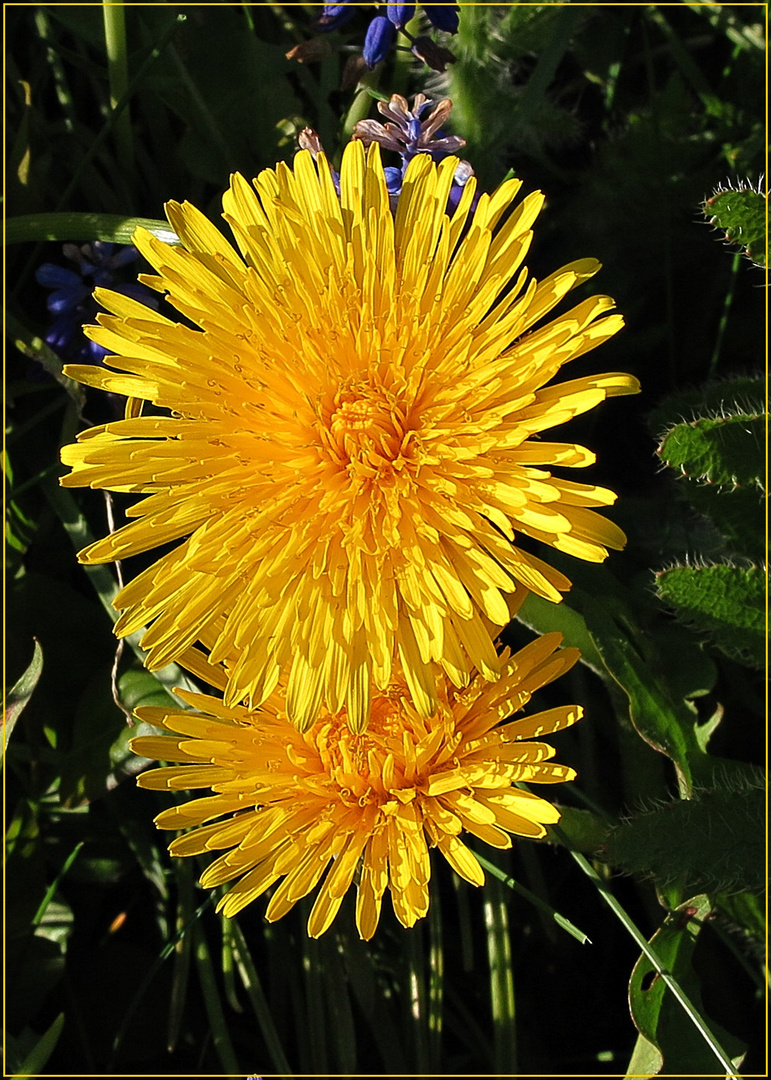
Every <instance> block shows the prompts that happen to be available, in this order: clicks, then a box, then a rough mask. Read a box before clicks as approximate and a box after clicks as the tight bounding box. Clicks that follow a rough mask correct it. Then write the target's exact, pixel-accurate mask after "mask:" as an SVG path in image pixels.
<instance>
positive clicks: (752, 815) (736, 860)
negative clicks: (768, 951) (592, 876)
mask: <svg viewBox="0 0 771 1080" xmlns="http://www.w3.org/2000/svg"><path fill="white" fill-rule="evenodd" d="M745 769H746V770H747V775H746V782H745V784H744V785H742V784H741V783H737V782H736V781H735V778H733V777H732V779H731V781H730V782H729V783H728V784H726V786H725V787H723V788H718V789H715V790H712V791H700V790H698V789H697V790H696V792H695V793H694V798H693V799H681V800H678V801H676V802H671V803H667V804H666V805H664V806H660V807H657V808H656V809H655V810H651V811H649V812H648V813H643V814H637V815H635V816H634V817H632V818H630V819H629V820H628V821H625V822H622V823H621V824H620V825H618V826H617V827H616V828H614V829H613V830H612V832H611V833H610V835H609V837H608V838H607V840H606V844H605V849H604V852H603V857H604V858H607V859H608V861H609V862H610V863H611V864H612V865H614V866H619V867H621V869H623V870H625V871H627V873H630V874H637V875H642V876H645V877H653V878H655V880H656V882H657V884H660V885H662V886H667V885H671V884H674V883H676V882H680V883H682V885H683V888H687V889H689V890H690V891H692V892H693V891H700V892H701V891H703V892H710V893H714V892H725V891H729V890H737V889H738V890H750V891H755V892H762V890H763V888H764V887H765V843H764V840H765V797H764V783H763V778H762V775H761V776H758V775H757V774H756V773H755V772H751V771H750V770H749V767H748V766H746V767H745ZM681 895H682V894H681Z"/></svg>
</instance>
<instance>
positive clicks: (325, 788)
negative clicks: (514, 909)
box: [131, 634, 581, 939]
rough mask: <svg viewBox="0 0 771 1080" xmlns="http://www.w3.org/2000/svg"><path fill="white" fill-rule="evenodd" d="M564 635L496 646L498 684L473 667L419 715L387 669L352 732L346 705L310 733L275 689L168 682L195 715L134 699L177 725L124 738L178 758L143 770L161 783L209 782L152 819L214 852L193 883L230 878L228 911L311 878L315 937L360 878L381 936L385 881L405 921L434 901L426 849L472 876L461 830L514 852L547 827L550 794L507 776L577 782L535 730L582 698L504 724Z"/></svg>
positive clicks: (365, 904) (147, 712) (554, 814)
mask: <svg viewBox="0 0 771 1080" xmlns="http://www.w3.org/2000/svg"><path fill="white" fill-rule="evenodd" d="M559 641H560V635H559V634H547V635H545V636H543V637H541V638H538V639H537V640H536V641H534V642H532V643H531V644H530V645H528V646H526V647H525V648H524V649H522V650H521V651H520V652H518V653H516V654H515V655H514V656H510V655H509V652H508V650H504V652H503V653H502V655H501V668H502V673H501V678H500V679H499V680H498V681H497V682H495V683H490V682H487V681H486V680H484V679H482V678H480V677H476V678H474V679H473V680H472V681H471V683H470V685H469V686H467V687H466V688H464V689H461V690H458V689H456V688H455V687H454V686H453V685H452V683H450V681H449V680H448V679H447V678H446V677H443V678H442V679H441V680H440V684H439V689H438V704H437V709H436V712H435V713H434V714H433V715H432V716H431V717H428V718H425V717H421V716H420V715H419V714H418V712H417V711H416V710H415V708H414V706H413V704H412V703H411V701H410V695H409V692H408V688H407V686H406V683H405V682H404V681H403V680H402V679H400V678H398V677H396V678H395V679H394V681H393V682H392V683H391V685H390V686H389V688H388V689H387V690H386V691H383V692H378V693H376V694H375V695H374V699H373V703H372V717H371V719H370V723H369V726H368V728H367V729H366V731H364V732H361V733H358V734H357V733H354V732H352V731H351V729H350V726H349V725H348V723H347V719H346V717H345V715H344V710H343V711H342V712H341V713H337V714H333V713H329V712H326V710H324V709H322V710H321V713H320V715H319V717H318V718H317V719H316V721H315V722H314V723H313V725H312V726H311V727H310V728H308V730H306V731H305V732H300V731H298V729H297V728H296V726H295V725H294V724H293V723H292V722H291V720H290V719H289V718H288V715H287V710H286V697H285V694H284V692H283V689H282V688H279V689H277V691H276V692H274V693H273V694H272V695H271V696H270V697H269V698H268V699H267V701H265V702H264V703H263V705H262V706H261V708H259V709H258V710H256V711H250V710H249V709H247V708H246V707H244V706H238V705H236V706H231V707H228V706H225V705H224V704H223V702H222V701H221V700H220V699H218V698H214V697H209V696H206V695H202V694H192V693H187V692H185V691H177V693H178V694H179V696H180V697H182V698H183V699H184V700H185V701H186V702H187V703H188V704H190V705H192V706H194V707H195V709H196V710H197V711H195V712H192V711H184V710H181V709H164V708H156V707H145V708H140V709H138V710H137V716H138V717H139V719H140V720H143V721H146V722H148V723H150V724H153V725H157V726H161V727H163V728H166V729H167V730H168V731H170V732H172V733H173V737H171V738H170V737H169V736H167V735H143V736H139V737H138V738H135V739H133V740H132V743H131V746H132V749H133V750H134V752H135V753H137V754H141V755H143V756H146V757H149V758H155V759H162V760H165V761H175V762H178V763H179V764H175V765H171V766H166V767H162V768H157V769H150V770H148V771H146V772H144V773H142V774H141V775H140V777H139V781H138V782H139V784H140V786H141V787H144V788H152V789H156V790H172V791H175V790H189V789H196V788H211V789H212V790H213V792H214V794H212V795H206V796H204V797H203V798H196V799H193V800H191V801H189V802H183V803H180V804H179V805H178V806H175V807H173V808H172V809H169V810H164V811H163V812H162V813H161V814H159V815H158V817H157V818H156V819H155V820H156V824H157V825H158V826H159V828H162V829H188V828H190V829H191V831H190V832H187V833H185V834H184V835H181V836H179V837H177V839H175V840H174V841H172V843H171V845H170V851H171V853H172V854H173V855H179V856H183V855H205V854H208V853H209V852H214V851H220V852H222V854H220V855H219V856H218V858H217V859H215V861H214V862H212V863H211V865H210V866H208V868H207V869H206V870H205V871H204V873H203V876H202V877H201V884H202V885H204V886H206V887H212V888H214V887H216V886H218V885H222V884H223V883H226V882H231V881H234V880H236V879H238V880H236V883H235V885H233V887H232V888H231V889H230V890H229V892H227V893H226V894H225V895H224V896H223V897H222V899H221V900H220V901H219V904H218V910H222V911H223V912H224V913H225V915H229V916H230V915H235V914H236V913H237V912H238V911H240V910H241V909H242V908H243V907H245V905H247V904H249V903H251V902H252V901H253V900H255V899H256V898H257V897H259V896H261V895H262V894H263V893H264V892H266V891H267V890H268V889H270V888H271V887H272V886H274V885H276V883H277V882H280V884H278V885H277V887H276V889H275V891H274V892H273V895H272V896H271V899H270V902H269V904H268V907H267V912H266V916H267V918H268V919H269V920H271V921H274V920H276V919H280V918H281V917H282V916H283V915H285V914H286V913H287V912H288V911H289V910H290V909H291V908H292V907H293V905H294V904H295V903H296V902H297V901H298V900H300V899H301V898H302V897H304V896H307V895H308V894H309V893H310V892H312V891H313V890H314V889H315V888H316V886H317V885H318V884H319V882H320V881H321V882H322V883H321V886H320V888H319V890H318V893H317V896H316V900H315V902H314V905H313V908H312V911H311V914H310V917H309V921H308V933H309V934H310V935H311V936H312V937H318V936H319V935H320V934H323V933H324V931H325V930H326V929H327V928H328V927H329V926H330V924H331V923H332V920H333V919H334V918H335V915H336V914H337V912H338V909H339V907H340V905H341V903H342V901H343V898H344V896H345V895H346V893H347V892H348V890H349V888H350V887H351V885H352V884H353V882H354V879H356V881H357V905H356V922H357V926H358V929H359V933H360V934H361V936H362V937H363V938H365V939H369V938H371V937H372V935H373V934H374V932H375V929H376V927H377V924H378V920H379V918H380V911H381V904H382V900H383V896H384V893H385V890H386V888H388V889H389V891H390V894H391V901H392V904H393V909H394V912H395V914H396V917H397V918H398V919H399V921H400V922H401V923H402V924H403V925H404V926H412V925H414V923H415V922H416V920H417V919H419V918H422V917H423V916H424V915H425V914H426V912H427V911H428V905H429V892H428V883H429V879H430V876H431V863H430V857H429V849H430V848H432V847H435V848H438V850H439V851H440V852H441V853H442V855H443V856H444V858H445V859H446V860H447V862H448V863H449V864H450V866H451V867H452V868H453V869H454V870H455V871H456V872H457V873H458V874H459V875H460V876H461V877H463V878H465V879H466V880H467V881H469V882H471V883H472V884H474V885H481V884H483V882H484V873H483V871H482V868H481V866H480V864H479V862H478V860H477V859H476V857H475V855H474V854H473V852H472V851H471V850H470V849H469V848H468V847H467V846H466V845H465V844H464V843H463V841H462V840H461V839H460V836H461V834H462V833H469V834H471V835H472V836H475V837H478V838H479V839H480V840H482V841H484V842H485V843H487V844H491V845H492V846H493V847H497V848H508V847H511V836H510V835H509V834H514V835H516V836H525V837H530V838H538V837H542V836H543V835H544V834H545V832H546V829H545V825H546V824H549V823H553V822H556V821H558V820H559V817H560V814H559V811H558V810H557V809H556V807H555V806H554V805H553V804H552V803H550V802H547V801H546V800H545V799H542V798H541V797H540V796H538V795H535V794H533V793H532V792H530V791H529V790H522V789H520V788H518V787H515V786H514V785H515V784H516V783H517V782H522V781H525V782H528V783H536V784H553V783H558V782H561V781H566V780H572V779H573V777H574V775H575V773H574V771H573V770H572V769H570V768H568V767H567V766H563V765H558V764H555V763H554V762H552V761H550V759H551V758H552V756H553V754H554V750H553V748H552V747H551V746H550V745H548V744H547V743H544V742H540V741H536V740H537V739H538V738H539V737H540V736H543V735H548V734H550V733H552V732H554V731H557V730H559V729H560V728H563V727H567V726H568V725H569V724H572V723H574V722H575V721H576V720H577V719H579V717H580V715H581V710H580V708H579V707H578V706H576V705H567V706H563V707H559V708H554V709H550V710H548V711H546V712H541V713H537V714H534V715H532V716H528V717H525V718H522V719H518V720H512V721H509V722H507V723H502V722H501V721H503V720H506V719H507V718H508V717H510V716H511V715H512V714H513V713H515V712H517V711H518V710H519V709H521V708H522V707H523V706H524V705H525V704H526V703H527V701H528V700H529V698H530V696H531V694H532V693H533V692H534V691H535V690H536V689H538V688H539V687H541V686H544V685H545V684H546V683H549V682H551V681H552V680H553V679H556V678H557V677H558V676H559V675H561V674H562V673H563V672H564V671H566V670H567V669H568V668H570V667H571V666H572V664H573V663H575V661H576V659H577V658H578V650H577V649H572V648H571V649H561V650H557V645H558V644H559ZM222 685H224V680H223V683H222ZM330 864H331V866H330ZM325 875H326V876H325ZM322 878H323V881H322Z"/></svg>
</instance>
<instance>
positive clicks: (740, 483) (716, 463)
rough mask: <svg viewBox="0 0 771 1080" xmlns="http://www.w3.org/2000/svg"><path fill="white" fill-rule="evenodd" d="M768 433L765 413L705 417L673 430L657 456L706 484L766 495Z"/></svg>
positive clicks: (663, 441) (679, 425)
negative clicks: (766, 436)
mask: <svg viewBox="0 0 771 1080" xmlns="http://www.w3.org/2000/svg"><path fill="white" fill-rule="evenodd" d="M765 430H766V417H765V416H764V415H763V414H762V413H759V414H755V415H749V414H747V413H735V414H733V415H730V416H720V417H714V418H713V417H709V416H702V417H699V418H698V419H697V420H692V421H691V422H690V423H689V424H676V425H675V426H674V427H673V428H671V429H670V430H669V431H668V432H667V433H666V435H665V436H664V438H663V439H662V440H661V445H660V446H659V448H658V450H657V453H658V455H659V457H660V458H661V460H662V461H665V462H666V464H667V465H671V466H672V468H675V469H680V471H681V472H682V473H683V475H684V476H688V477H690V478H692V479H695V480H700V481H702V482H703V483H706V484H719V485H721V486H724V487H730V488H736V487H745V486H754V487H757V488H759V489H760V490H761V491H762V490H763V486H764V475H765V469H764V465H763V457H764V451H763V444H764V440H765Z"/></svg>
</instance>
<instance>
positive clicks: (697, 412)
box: [648, 375, 766, 436]
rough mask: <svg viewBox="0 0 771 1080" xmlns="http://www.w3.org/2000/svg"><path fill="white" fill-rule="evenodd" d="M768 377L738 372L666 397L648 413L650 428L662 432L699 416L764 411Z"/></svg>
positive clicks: (655, 433)
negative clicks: (736, 374) (728, 377)
mask: <svg viewBox="0 0 771 1080" xmlns="http://www.w3.org/2000/svg"><path fill="white" fill-rule="evenodd" d="M765 400H766V380H765V378H764V377H763V376H762V375H739V376H736V377H734V378H731V379H723V380H722V381H720V382H707V383H704V385H703V386H698V387H696V388H694V389H689V390H683V391H681V392H680V393H677V394H672V396H671V397H668V398H665V399H664V400H663V401H662V402H661V403H660V404H659V405H657V406H656V408H655V409H654V410H653V411H652V412H651V413H650V414H649V416H648V427H649V429H650V430H651V432H652V433H653V434H654V435H656V436H659V435H662V434H663V433H664V432H665V431H667V430H668V429H669V428H671V427H673V426H674V425H675V424H679V423H684V422H686V421H688V420H697V419H698V418H699V417H700V416H730V415H731V414H733V413H747V414H749V415H750V416H755V415H758V414H759V413H762V412H763V409H764V403H765Z"/></svg>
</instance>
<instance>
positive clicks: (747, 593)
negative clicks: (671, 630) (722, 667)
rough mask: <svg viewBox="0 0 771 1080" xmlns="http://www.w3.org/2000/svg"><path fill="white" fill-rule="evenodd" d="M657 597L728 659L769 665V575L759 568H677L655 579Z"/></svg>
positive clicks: (727, 566)
mask: <svg viewBox="0 0 771 1080" xmlns="http://www.w3.org/2000/svg"><path fill="white" fill-rule="evenodd" d="M656 584H657V591H658V595H659V596H660V597H661V599H662V600H663V601H664V602H665V603H667V604H669V605H670V607H672V608H674V610H675V612H676V613H677V615H678V617H679V618H680V619H681V620H682V621H683V622H685V623H687V624H688V625H690V626H693V627H694V629H696V630H701V631H705V632H706V633H708V634H709V635H710V637H711V638H712V639H713V641H714V642H715V644H716V645H717V646H718V647H719V648H720V649H722V651H723V652H725V653H726V654H727V655H729V656H733V657H739V658H744V659H746V660H748V661H749V662H750V663H752V664H754V665H755V666H756V667H762V666H763V663H764V661H765V642H766V633H765V591H766V574H765V571H764V570H762V569H761V568H760V567H757V566H750V567H740V566H731V565H729V564H727V563H726V564H721V565H715V566H673V567H671V568H670V569H669V570H661V571H660V572H659V573H658V574H657V575H656Z"/></svg>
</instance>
